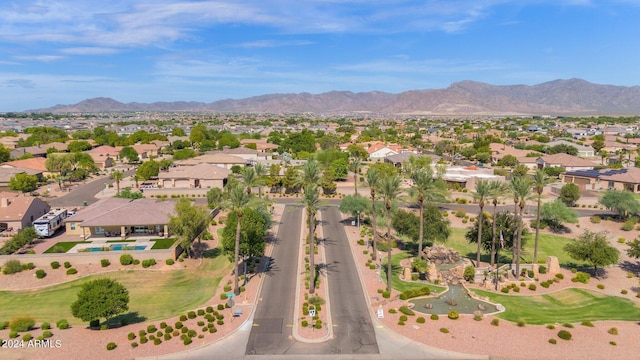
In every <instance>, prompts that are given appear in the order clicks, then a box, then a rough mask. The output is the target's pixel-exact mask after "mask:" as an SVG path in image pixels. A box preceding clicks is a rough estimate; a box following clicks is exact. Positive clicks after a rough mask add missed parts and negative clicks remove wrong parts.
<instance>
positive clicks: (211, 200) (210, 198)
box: [207, 187, 224, 209]
mask: <svg viewBox="0 0 640 360" xmlns="http://www.w3.org/2000/svg"><path fill="white" fill-rule="evenodd" d="M223 201H224V195H223V193H222V189H220V188H217V187H214V188H211V189H209V191H207V206H208V207H209V209H217V208H219V207H220V206H222V203H223Z"/></svg>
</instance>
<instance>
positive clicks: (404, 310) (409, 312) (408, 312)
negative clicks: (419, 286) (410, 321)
mask: <svg viewBox="0 0 640 360" xmlns="http://www.w3.org/2000/svg"><path fill="white" fill-rule="evenodd" d="M398 310H400V312H401V313H403V314H405V315H409V316H413V315H415V314H416V313H414V312H413V310H411V309H409V307H408V306H406V305H402V306H400V309H398Z"/></svg>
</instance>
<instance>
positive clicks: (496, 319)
mask: <svg viewBox="0 0 640 360" xmlns="http://www.w3.org/2000/svg"><path fill="white" fill-rule="evenodd" d="M491 325H493V326H498V325H500V319H498V318H493V320H491Z"/></svg>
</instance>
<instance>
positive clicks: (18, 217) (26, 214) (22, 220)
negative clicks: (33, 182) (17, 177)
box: [0, 191, 49, 233]
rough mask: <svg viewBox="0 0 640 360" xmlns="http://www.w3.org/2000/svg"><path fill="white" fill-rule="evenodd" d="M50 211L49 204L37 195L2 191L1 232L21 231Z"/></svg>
mask: <svg viewBox="0 0 640 360" xmlns="http://www.w3.org/2000/svg"><path fill="white" fill-rule="evenodd" d="M48 211H49V204H47V203H46V202H44V201H42V200H40V199H39V198H37V197H33V196H28V195H23V194H18V193H13V192H8V191H3V192H0V232H4V231H8V232H9V233H13V232H17V231H20V230H22V229H24V228H26V227H28V226H31V224H32V223H33V221H34V220H36V219H37V218H39V217H40V216H42V215H44V214H46V213H47V212H48Z"/></svg>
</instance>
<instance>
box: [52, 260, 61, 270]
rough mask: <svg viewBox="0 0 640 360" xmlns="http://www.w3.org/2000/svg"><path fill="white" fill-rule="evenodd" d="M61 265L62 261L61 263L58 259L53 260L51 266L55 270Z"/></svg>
mask: <svg viewBox="0 0 640 360" xmlns="http://www.w3.org/2000/svg"><path fill="white" fill-rule="evenodd" d="M59 267H60V263H59V262H57V261H52V262H51V268H52V269H53V270H55V269H57V268H59Z"/></svg>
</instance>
